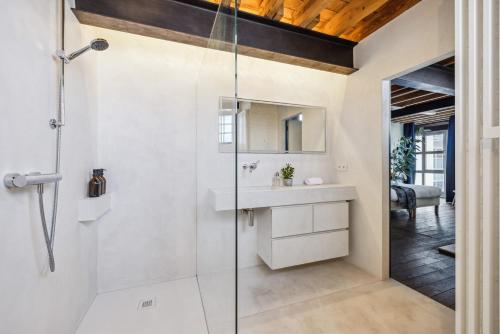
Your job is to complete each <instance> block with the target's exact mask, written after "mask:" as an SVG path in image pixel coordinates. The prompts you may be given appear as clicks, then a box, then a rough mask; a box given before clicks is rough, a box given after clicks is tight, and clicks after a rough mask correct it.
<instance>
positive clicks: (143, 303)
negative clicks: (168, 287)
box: [138, 298, 156, 311]
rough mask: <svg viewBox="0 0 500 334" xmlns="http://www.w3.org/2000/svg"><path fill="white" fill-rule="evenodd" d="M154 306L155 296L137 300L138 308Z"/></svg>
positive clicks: (144, 308)
mask: <svg viewBox="0 0 500 334" xmlns="http://www.w3.org/2000/svg"><path fill="white" fill-rule="evenodd" d="M155 307H156V298H146V299H142V300H140V301H139V306H138V310H139V311H145V310H149V309H152V308H155Z"/></svg>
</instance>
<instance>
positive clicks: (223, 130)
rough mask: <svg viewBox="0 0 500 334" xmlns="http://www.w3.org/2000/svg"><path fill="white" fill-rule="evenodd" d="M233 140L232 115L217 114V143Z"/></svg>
mask: <svg viewBox="0 0 500 334" xmlns="http://www.w3.org/2000/svg"><path fill="white" fill-rule="evenodd" d="M232 142H233V115H231V114H229V115H219V143H220V144H231V143H232Z"/></svg>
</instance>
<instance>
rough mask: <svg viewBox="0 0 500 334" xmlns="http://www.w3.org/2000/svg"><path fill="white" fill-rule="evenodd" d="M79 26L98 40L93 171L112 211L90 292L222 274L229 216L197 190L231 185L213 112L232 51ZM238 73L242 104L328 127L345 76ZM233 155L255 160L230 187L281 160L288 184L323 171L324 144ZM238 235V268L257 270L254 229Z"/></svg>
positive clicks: (266, 65) (264, 68) (286, 69)
mask: <svg viewBox="0 0 500 334" xmlns="http://www.w3.org/2000/svg"><path fill="white" fill-rule="evenodd" d="M88 29H89V33H91V34H93V35H94V36H96V37H97V36H99V37H104V38H106V39H108V41H109V43H110V48H109V50H108V51H107V52H106V53H103V55H102V56H101V57H99V60H98V65H97V66H98V71H97V72H98V73H99V74H98V83H99V84H98V89H99V97H98V109H99V126H98V127H99V140H98V143H99V165H101V166H102V167H103V168H107V169H108V180H109V191H110V192H112V193H113V196H114V206H113V210H112V212H110V214H108V215H107V216H105V217H104V218H103V219H102V222H100V224H99V265H98V267H99V269H98V272H99V290H100V291H109V290H114V289H119V288H124V287H129V286H136V285H141V284H145V283H150V282H158V281H166V280H173V279H178V278H181V277H189V276H194V275H196V273H197V271H198V272H213V271H220V270H222V269H227V268H230V267H231V266H232V264H233V263H234V261H233V258H234V247H233V245H234V229H235V226H234V221H233V213H222V214H221V213H217V214H216V213H215V212H214V211H213V209H212V208H211V207H210V206H209V203H208V199H207V193H208V189H209V188H211V187H225V186H232V185H234V154H231V153H219V150H218V117H217V115H218V103H219V97H220V96H231V95H234V72H233V71H234V67H233V58H232V55H231V54H230V53H226V52H218V51H213V50H207V49H203V48H198V47H193V46H189V45H184V44H179V43H172V42H167V41H163V40H156V39H152V38H146V37H141V36H136V35H131V34H126V33H121V32H116V31H110V30H106V29H98V28H90V27H89V28H88ZM239 76H240V90H239V96H240V97H242V98H249V99H256V100H266V101H277V102H287V103H295V104H307V105H316V106H325V107H327V108H328V116H327V118H328V120H329V129H331V128H332V127H333V124H332V122H333V116H332V115H333V114H334V113H337V112H339V107H340V105H341V103H340V101H342V97H343V95H344V89H345V82H346V77H345V76H341V75H336V74H332V73H327V72H321V71H316V70H311V69H306V68H302V67H297V66H291V65H286V64H280V63H276V62H270V61H265V60H260V59H252V58H248V57H240V59H239ZM328 136H329V138H332V133H331V131H329V134H328ZM195 140H196V141H195ZM239 158H240V163H242V162H244V161H254V160H260V161H261V163H260V164H259V168H258V169H257V171H255V172H254V173H252V174H251V175H250V174H249V173H241V175H240V185H242V186H245V185H266V184H269V185H270V184H271V180H272V177H273V175H274V173H275V172H276V171H278V170H279V168H281V167H282V166H283V165H284V164H285V163H286V162H292V163H294V165H295V166H296V168H297V176H296V182H298V183H301V182H302V181H303V179H304V178H305V177H310V176H321V177H323V178H324V179H325V181H326V182H332V181H333V180H334V176H335V175H334V174H335V173H334V169H333V168H332V166H334V163H333V158H334V155H333V150H332V146H331V145H329V147H328V152H327V153H324V154H315V155H310V154H306V155H300V154H299V155H297V154H289V155H288V154H279V155H273V154H259V155H256V154H242V155H240V157H239ZM240 228H241V234H240V239H241V240H240V241H241V247H240V254H241V258H240V263H241V264H242V266H249V265H255V264H259V263H260V262H259V260H258V258H257V250H256V247H257V245H256V240H255V239H256V231H255V228H252V229H250V228H248V227H246V226H245V221H244V220H242V221H241V223H240ZM196 250H197V255H198V257H197V256H196ZM196 259H198V261H196Z"/></svg>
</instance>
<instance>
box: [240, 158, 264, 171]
mask: <svg viewBox="0 0 500 334" xmlns="http://www.w3.org/2000/svg"><path fill="white" fill-rule="evenodd" d="M259 163H260V160H257V161H255V162H245V163H243V165H242V166H241V168H243V170H247V169H248V170H249V171H250V173H251V172H253V171H254V170H256V169H257V167H258V166H259Z"/></svg>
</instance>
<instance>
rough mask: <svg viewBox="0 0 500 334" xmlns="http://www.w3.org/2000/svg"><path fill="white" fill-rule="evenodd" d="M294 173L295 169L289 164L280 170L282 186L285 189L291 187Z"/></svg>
mask: <svg viewBox="0 0 500 334" xmlns="http://www.w3.org/2000/svg"><path fill="white" fill-rule="evenodd" d="M294 172H295V168H294V167H293V166H292V164H291V163H287V164H286V165H285V167H283V168H281V177H282V178H283V184H284V185H285V186H287V187H291V186H292V185H293V173H294Z"/></svg>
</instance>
